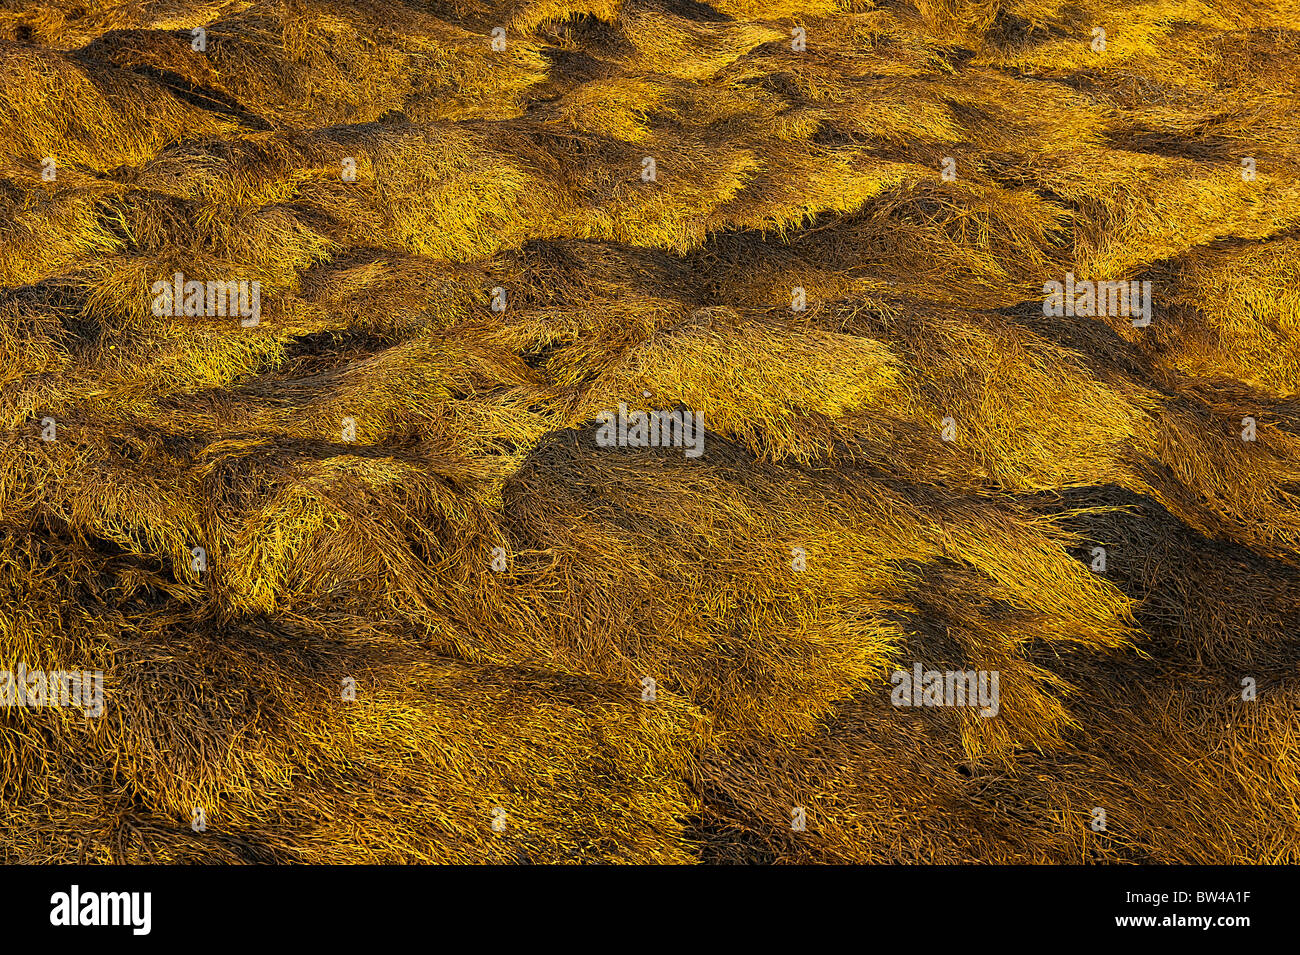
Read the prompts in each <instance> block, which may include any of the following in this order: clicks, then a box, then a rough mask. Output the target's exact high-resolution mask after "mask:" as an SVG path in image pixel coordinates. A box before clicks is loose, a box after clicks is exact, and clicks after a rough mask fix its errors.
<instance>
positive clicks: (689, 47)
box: [0, 0, 1300, 863]
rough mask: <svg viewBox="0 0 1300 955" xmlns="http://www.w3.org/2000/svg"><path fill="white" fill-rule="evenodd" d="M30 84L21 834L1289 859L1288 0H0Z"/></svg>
mask: <svg viewBox="0 0 1300 955" xmlns="http://www.w3.org/2000/svg"><path fill="white" fill-rule="evenodd" d="M0 87H2V88H3V95H0V285H2V287H0V358H2V359H3V360H0V696H4V699H3V700H0V702H4V703H5V704H6V705H4V706H2V707H0V820H3V822H0V860H3V861H6V862H29V863H30V862H67V861H77V860H90V861H96V862H112V861H118V862H122V861H130V862H137V861H145V862H148V861H154V862H246V861H256V862H382V861H393V862H456V863H463V862H485V861H486V862H513V861H528V862H584V861H595V862H671V863H687V862H896V861H909V862H1039V863H1049V862H1051V863H1066V862H1084V861H1086V862H1106V863H1118V862H1126V863H1129V862H1179V863H1242V862H1289V863H1296V862H1300V773H1298V770H1300V671H1298V665H1300V586H1297V585H1298V584H1300V392H1298V389H1300V266H1298V265H1297V262H1298V261H1300V258H1298V256H1300V176H1298V173H1300V109H1297V108H1296V104H1297V103H1298V102H1300V6H1298V5H1297V3H1296V2H1295V0H1225V2H1216V3H1208V2H1200V0H1124V2H1119V3H1114V2H1107V3H1102V2H1100V0H1076V2H1071V3H1064V2H1056V0H1024V2H1011V3H1007V2H994V0H880V2H870V0H717V2H715V3H714V4H713V5H711V6H710V5H706V4H701V3H695V2H692V0H623V2H620V0H504V2H499V3H492V2H487V0H466V2H458V3H455V4H453V3H442V2H436V3H428V2H415V0H364V2H361V0H357V2H348V0H343V2H338V0H330V2H325V0H251V2H250V0H238V2H233V0H229V2H228V0H166V2H162V0H135V2H130V3H121V2H116V0H87V2H84V3H80V4H78V5H75V8H74V5H72V4H66V3H55V2H45V0H3V2H0ZM1067 276H1068V281H1069V282H1071V283H1075V282H1077V283H1079V285H1078V287H1080V288H1082V287H1084V286H1085V285H1086V284H1087V283H1092V286H1096V287H1098V288H1100V287H1101V285H1100V283H1121V282H1122V283H1126V284H1125V287H1128V285H1127V283H1137V284H1136V285H1135V286H1133V287H1134V288H1147V289H1150V292H1151V305H1152V307H1151V312H1150V315H1149V318H1150V321H1149V322H1146V321H1136V320H1134V318H1133V316H1132V315H1130V314H1127V313H1126V312H1124V310H1123V309H1122V308H1120V309H1118V310H1117V309H1116V308H1114V307H1110V306H1114V305H1115V304H1116V300H1115V299H1113V298H1112V299H1108V300H1107V301H1108V302H1109V305H1108V306H1106V307H1103V305H1102V304H1101V303H1102V302H1103V299H1104V296H1102V295H1101V294H1100V293H1099V294H1098V296H1097V297H1096V299H1095V300H1094V299H1093V298H1091V297H1089V298H1088V299H1087V301H1083V300H1082V299H1081V300H1080V301H1079V302H1074V301H1071V302H1070V307H1069V308H1067V309H1064V310H1057V311H1056V312H1055V313H1052V312H1051V310H1049V309H1046V308H1045V307H1044V291H1045V288H1046V287H1050V285H1051V283H1060V282H1065V281H1066V280H1067ZM173 282H174V283H175V284H174V286H173V284H172V283H173ZM173 287H174V288H175V293H174V294H173V293H172V292H171V291H169V290H170V289H172V288H173ZM1089 295H1090V296H1091V293H1089ZM1118 304H1119V305H1121V306H1122V305H1123V304H1124V302H1123V300H1119V302H1118ZM1076 305H1077V307H1076ZM685 427H690V428H693V429H697V431H692V432H691V433H692V434H698V436H699V437H700V438H701V439H702V447H701V448H700V450H702V453H700V454H698V455H696V454H686V453H683V448H682V447H681V446H680V441H679V439H680V438H681V437H682V429H683V428H685ZM650 433H653V434H655V435H657V436H658V437H657V438H656V439H655V440H649V439H648V438H647V437H646V435H647V434H650ZM660 439H662V440H660ZM64 672H72V673H76V674H83V673H91V674H99V675H101V676H102V684H95V683H94V682H93V681H91V682H87V683H84V684H81V689H83V690H85V689H86V687H93V686H96V685H98V686H101V687H102V700H99V699H98V698H97V699H96V701H95V702H96V705H94V706H92V705H91V704H90V702H89V697H86V698H84V699H80V700H79V698H78V696H77V694H76V693H74V694H72V696H71V697H70V696H69V694H68V693H67V692H63V693H62V694H61V695H60V692H59V691H58V690H57V688H56V689H49V687H54V686H55V683H56V682H57V681H55V680H54V679H52V677H51V675H52V674H55V673H64ZM20 673H21V674H22V675H23V676H22V679H19V678H18V674H20ZM913 673H915V674H917V675H918V679H922V678H924V679H925V680H927V681H928V677H925V674H939V675H940V676H941V677H942V676H944V675H947V688H946V689H945V686H944V685H943V683H942V681H940V682H939V683H936V684H935V685H934V689H935V693H934V695H933V696H929V695H927V694H926V693H925V692H923V690H922V688H921V687H913V691H914V692H911V693H908V692H903V688H902V687H901V686H900V682H899V681H900V680H911V676H910V675H911V674H913ZM954 674H958V675H972V676H973V675H975V674H981V675H984V676H987V675H989V674H994V675H996V681H995V683H994V684H993V685H994V686H995V687H996V699H993V700H987V699H986V700H981V701H978V702H981V703H983V704H984V705H983V706H982V707H980V706H971V705H962V701H961V700H960V699H954V698H953V695H952V692H951V687H952V685H953V680H952V677H953V675H954ZM42 681H44V685H45V689H43V690H42V689H38V687H39V686H41V685H42ZM979 685H980V686H987V683H986V682H982V683H980V684H979ZM79 702H80V704H81V705H78V703H79ZM99 704H102V705H99ZM912 704H919V705H912ZM1098 807H1100V808H1103V809H1104V810H1105V819H1106V824H1105V826H1104V827H1098V826H1097V825H1096V820H1097V816H1096V809H1097V808H1098ZM198 820H201V824H200V823H199V822H198Z"/></svg>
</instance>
